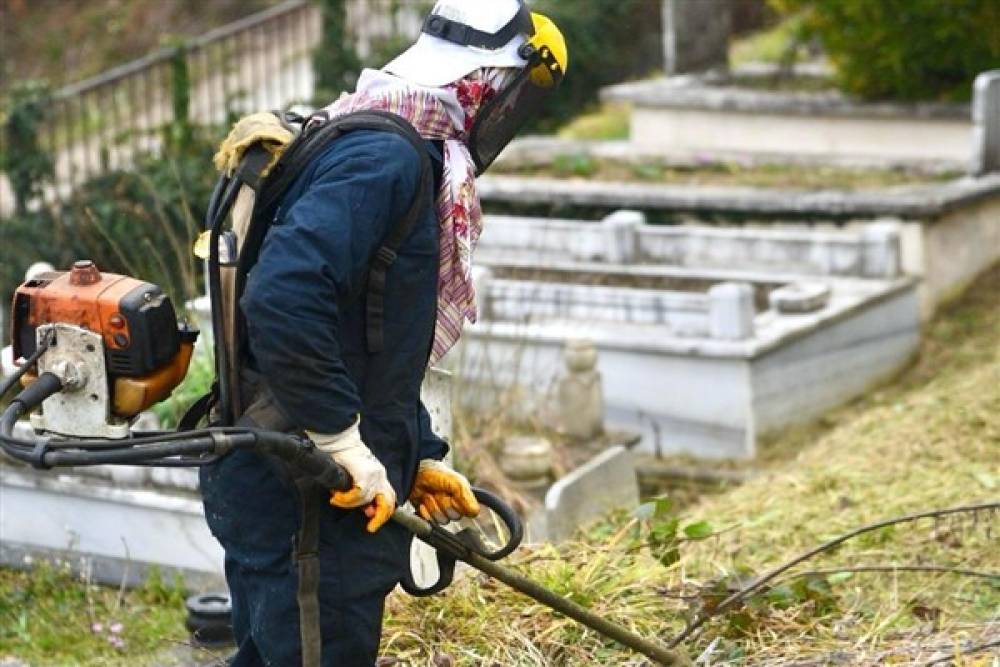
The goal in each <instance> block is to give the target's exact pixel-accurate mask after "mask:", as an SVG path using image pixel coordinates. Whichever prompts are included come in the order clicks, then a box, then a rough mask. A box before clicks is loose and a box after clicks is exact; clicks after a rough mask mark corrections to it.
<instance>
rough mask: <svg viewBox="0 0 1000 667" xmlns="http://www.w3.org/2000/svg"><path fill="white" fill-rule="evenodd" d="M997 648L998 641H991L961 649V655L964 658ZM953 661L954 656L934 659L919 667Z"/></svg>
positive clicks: (999, 642) (999, 644) (999, 640)
mask: <svg viewBox="0 0 1000 667" xmlns="http://www.w3.org/2000/svg"><path fill="white" fill-rule="evenodd" d="M997 647H1000V639H994V640H993V641H989V642H986V643H985V644H979V645H977V646H973V647H971V648H967V649H963V650H962V655H964V656H969V655H975V654H976V653H982V652H983V651H986V650H988V649H991V648H997ZM954 660H955V656H954V655H946V656H945V657H943V658H934V659H933V660H931V661H929V662H925V663H923V665H921V666H920V667H933V665H940V664H942V663H945V662H952V661H954Z"/></svg>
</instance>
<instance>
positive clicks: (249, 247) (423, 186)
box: [235, 110, 434, 354]
mask: <svg viewBox="0 0 1000 667" xmlns="http://www.w3.org/2000/svg"><path fill="white" fill-rule="evenodd" d="M355 130H373V131H379V132H391V133H393V134H396V135H398V136H401V137H403V138H404V139H406V140H407V141H408V142H409V143H410V145H411V146H413V149H414V150H415V151H416V152H417V155H418V156H419V157H420V185H419V187H418V188H417V191H416V193H415V194H414V197H413V200H412V202H411V203H410V206H409V208H408V209H407V211H406V213H405V214H404V215H403V217H402V218H400V219H399V220H398V221H396V222H395V224H394V225H393V226H392V227H391V228H390V229H389V231H388V233H387V234H386V237H385V239H384V240H383V242H382V245H381V246H380V247H379V248H378V249H377V250H376V251H375V253H374V255H373V256H372V257H371V259H370V263H369V271H368V280H367V288H366V289H367V296H366V313H365V318H366V338H367V344H368V351H369V352H370V353H372V354H375V353H378V352H381V351H382V350H383V348H384V346H385V337H384V332H383V327H384V323H385V286H386V275H387V273H388V271H389V267H390V266H391V265H392V263H393V262H394V261H395V259H396V254H397V252H398V251H399V248H400V246H401V245H402V244H403V242H404V241H405V240H406V238H407V237H408V236H409V235H410V232H411V231H413V227H414V225H415V224H416V221H417V219H418V218H419V216H420V214H421V212H422V210H423V206H424V205H425V202H426V201H427V197H428V196H429V195H430V193H431V192H432V190H433V185H434V173H433V169H432V167H431V160H430V156H429V155H428V153H427V146H426V145H425V144H424V139H423V138H422V137H421V136H420V135H419V134H418V133H417V131H416V130H415V129H414V128H413V126H412V125H410V123H409V122H408V121H407V120H406V119H404V118H402V117H401V116H398V115H396V114H393V113H389V112H386V111H376V110H371V111H358V112H355V113H350V114H346V115H344V116H338V117H337V118H334V119H332V120H328V121H325V122H320V123H318V124H317V123H316V122H315V121H314V122H312V123H310V122H309V121H306V123H305V125H304V128H303V131H302V132H301V133H300V134H299V135H298V136H297V137H296V138H295V140H294V141H293V142H292V143H291V144H290V145H289V146H288V148H287V149H286V150H285V152H284V154H283V155H282V156H281V159H280V160H279V161H278V163H277V164H276V165H275V166H274V168H273V169H272V170H271V173H270V174H269V175H268V177H267V178H266V179H265V180H264V181H263V182H262V183H261V184H260V187H259V189H258V192H257V201H256V202H255V204H254V212H253V219H252V220H251V223H250V226H249V229H248V232H247V238H246V239H245V240H244V241H243V247H242V251H241V253H240V258H239V264H238V268H237V275H236V294H235V298H236V299H237V301H238V300H239V299H240V297H241V296H242V294H243V291H244V289H245V287H246V278H247V275H248V274H249V272H250V269H251V268H253V265H254V264H256V263H257V259H258V257H259V255H260V249H261V246H262V245H263V242H264V237H265V236H266V235H267V230H268V229H269V228H270V226H271V223H272V222H273V220H274V217H275V214H276V213H277V207H278V205H279V204H280V202H281V200H282V198H283V196H284V195H285V193H286V192H287V191H288V189H289V187H291V185H292V183H293V182H294V180H295V179H296V177H298V175H299V174H300V173H301V172H302V170H303V169H304V168H305V167H306V165H308V164H309V162H310V161H312V160H313V159H314V158H315V157H317V156H318V155H319V154H320V153H321V152H322V151H324V150H325V149H326V148H327V147H328V146H329V145H330V143H331V142H333V141H335V140H336V139H337V138H339V137H340V136H341V135H343V134H345V133H347V132H352V131H355ZM236 337H237V339H238V340H239V341H242V340H245V322H243V320H242V317H239V318H238V323H237V327H236ZM236 349H238V350H241V349H242V344H237V346H236ZM241 354H242V352H241Z"/></svg>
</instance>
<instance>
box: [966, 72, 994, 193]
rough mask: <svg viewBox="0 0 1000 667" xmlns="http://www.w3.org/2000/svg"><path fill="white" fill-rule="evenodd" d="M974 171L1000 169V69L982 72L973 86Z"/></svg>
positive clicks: (984, 172)
mask: <svg viewBox="0 0 1000 667" xmlns="http://www.w3.org/2000/svg"><path fill="white" fill-rule="evenodd" d="M972 90H973V97H972V125H973V129H972V137H973V157H972V173H973V174H975V175H977V176H982V175H984V174H989V173H991V172H995V171H1000V69H995V70H990V71H988V72H983V73H982V74H980V75H979V76H977V77H976V81H975V83H974V84H973V86H972Z"/></svg>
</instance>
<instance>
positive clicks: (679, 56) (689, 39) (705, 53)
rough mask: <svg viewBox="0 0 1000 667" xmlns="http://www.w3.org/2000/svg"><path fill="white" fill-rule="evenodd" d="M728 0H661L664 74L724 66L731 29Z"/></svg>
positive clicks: (699, 70)
mask: <svg viewBox="0 0 1000 667" xmlns="http://www.w3.org/2000/svg"><path fill="white" fill-rule="evenodd" d="M731 12H732V8H731V7H730V0H663V51H664V61H665V65H666V70H667V74H686V73H690V72H704V71H706V70H710V69H714V68H718V67H726V66H727V65H728V63H729V34H730V32H731V30H732V14H731Z"/></svg>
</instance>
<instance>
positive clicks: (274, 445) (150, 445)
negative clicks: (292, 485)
mask: <svg viewBox="0 0 1000 667" xmlns="http://www.w3.org/2000/svg"><path fill="white" fill-rule="evenodd" d="M61 390H62V382H61V381H60V380H59V378H58V377H57V376H56V375H53V374H52V373H42V375H41V376H39V378H38V379H37V380H35V381H34V382H33V383H31V384H30V385H29V386H28V387H27V388H26V389H24V390H23V391H22V392H21V393H20V394H18V395H17V397H15V398H14V400H13V401H11V403H10V405H9V406H7V408H6V409H5V410H4V411H3V413H2V414H0V449H2V450H3V451H4V453H6V454H7V455H8V456H10V457H11V458H13V459H16V460H18V461H22V462H24V463H28V464H31V465H32V466H34V467H36V468H42V469H48V468H55V467H65V466H93V465H160V464H167V465H170V464H175V465H176V464H177V462H178V457H188V458H187V459H183V460H186V461H191V463H190V465H200V464H203V463H208V462H210V461H211V460H214V457H218V456H223V455H225V454H228V453H229V452H231V451H233V450H235V449H251V450H253V451H256V452H260V453H263V454H270V455H272V456H276V457H278V458H280V459H281V460H283V461H285V462H286V463H288V464H289V465H290V466H292V467H293V468H295V469H296V470H297V471H299V472H301V473H303V474H307V475H309V476H311V477H313V478H314V479H315V480H316V481H317V483H319V484H321V485H322V486H324V487H326V488H328V489H336V490H341V491H347V490H349V489H350V488H351V486H352V485H353V482H352V480H351V476H350V475H349V474H348V473H347V471H346V470H344V468H343V467H341V466H340V465H338V464H336V463H335V462H334V461H332V460H331V459H330V457H329V456H327V455H326V454H324V453H323V452H321V451H319V450H318V449H317V448H316V446H315V445H314V444H313V443H312V442H310V441H309V440H306V439H304V438H300V437H298V436H296V435H292V434H287V433H279V432H277V431H264V430H259V429H248V428H207V429H199V430H196V431H184V432H174V433H158V434H155V435H150V436H139V437H135V438H129V439H126V440H121V441H111V440H97V439H94V440H87V439H82V440H80V439H77V440H73V439H65V440H62V439H61V440H52V439H48V438H37V439H33V440H26V439H21V438H15V437H14V435H13V433H14V424H15V423H16V422H17V420H18V419H20V418H21V417H22V416H23V415H25V414H27V413H29V412H31V410H33V409H35V408H36V407H38V406H39V405H41V404H42V402H43V401H44V400H45V399H47V398H49V397H50V396H52V395H54V394H57V393H59V391H61ZM192 459H194V460H192ZM198 459H200V461H199V460H198Z"/></svg>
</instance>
